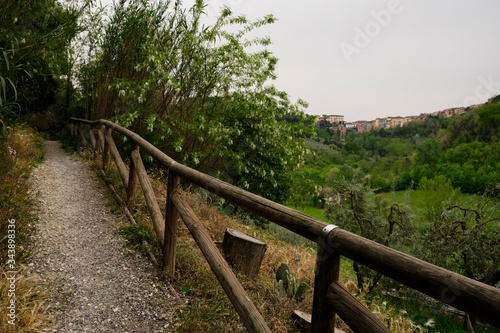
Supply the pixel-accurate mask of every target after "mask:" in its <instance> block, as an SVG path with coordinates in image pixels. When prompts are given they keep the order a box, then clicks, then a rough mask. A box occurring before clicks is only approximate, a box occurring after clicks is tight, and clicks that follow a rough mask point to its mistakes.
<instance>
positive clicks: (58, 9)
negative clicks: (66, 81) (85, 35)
mask: <svg viewBox="0 0 500 333" xmlns="http://www.w3.org/2000/svg"><path fill="white" fill-rule="evenodd" d="M78 16H79V9H78V8H68V7H64V6H63V5H61V4H60V3H59V2H58V1H55V0H43V1H30V0H3V1H2V3H1V5H0V31H1V33H0V53H1V57H0V77H1V78H2V79H3V80H0V81H1V82H2V84H1V86H2V87H0V90H2V94H3V96H2V103H1V104H2V106H1V113H2V115H3V116H7V117H14V118H15V117H19V116H26V115H28V114H34V113H38V112H42V111H46V110H47V109H48V108H49V107H51V106H52V105H54V104H55V103H57V93H58V89H59V88H60V87H61V86H62V82H63V81H62V80H61V77H62V75H64V74H66V71H67V57H66V53H65V50H66V47H67V46H68V45H69V43H70V41H71V39H72V38H73V37H74V36H75V34H76V33H77V31H78V25H77V20H78ZM58 116H64V115H58ZM44 120H45V121H47V119H44Z"/></svg>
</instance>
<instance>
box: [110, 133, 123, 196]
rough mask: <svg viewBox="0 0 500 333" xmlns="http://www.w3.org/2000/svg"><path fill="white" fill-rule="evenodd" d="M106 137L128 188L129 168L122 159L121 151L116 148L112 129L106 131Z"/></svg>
mask: <svg viewBox="0 0 500 333" xmlns="http://www.w3.org/2000/svg"><path fill="white" fill-rule="evenodd" d="M105 139H106V144H107V147H108V148H109V152H110V153H111V156H112V157H113V159H114V160H115V164H116V168H117V169H118V173H119V174H120V177H121V179H122V182H123V185H124V187H125V188H127V187H128V173H127V168H126V167H125V164H124V163H123V160H122V157H121V156H120V152H119V151H118V148H116V145H115V141H114V140H113V137H112V136H111V131H109V132H106V137H105Z"/></svg>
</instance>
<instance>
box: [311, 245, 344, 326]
mask: <svg viewBox="0 0 500 333" xmlns="http://www.w3.org/2000/svg"><path fill="white" fill-rule="evenodd" d="M325 245H326V244H325V243H324V241H323V240H322V241H321V242H319V243H318V251H317V257H316V267H315V277H314V298H313V311H312V323H311V332H312V333H327V332H332V333H333V332H334V331H335V308H334V306H333V305H332V304H331V303H330V302H328V301H327V299H326V294H327V290H328V287H329V286H330V284H331V283H332V282H334V281H338V279H339V273H340V255H339V254H338V253H334V252H332V251H331V249H330V248H328V247H327V246H325Z"/></svg>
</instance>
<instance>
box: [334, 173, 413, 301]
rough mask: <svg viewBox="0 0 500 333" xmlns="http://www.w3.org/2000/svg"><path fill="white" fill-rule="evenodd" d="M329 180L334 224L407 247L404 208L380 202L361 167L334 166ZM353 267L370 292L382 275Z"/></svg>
mask: <svg viewBox="0 0 500 333" xmlns="http://www.w3.org/2000/svg"><path fill="white" fill-rule="evenodd" d="M327 183H328V184H329V185H331V194H330V198H329V200H328V201H327V202H328V206H327V209H326V211H325V215H326V216H327V218H328V219H330V220H331V221H332V222H333V223H334V224H336V225H339V226H340V227H342V228H344V229H346V230H349V231H351V232H354V233H356V234H358V235H361V236H363V237H366V238H368V239H371V240H373V241H376V242H378V243H381V244H384V245H386V246H391V247H395V248H396V249H403V248H404V247H407V246H408V242H409V241H408V240H409V238H410V237H409V235H411V228H410V223H409V219H408V216H407V214H406V212H405V210H404V209H403V207H401V206H399V205H397V204H393V205H390V206H389V207H388V208H387V207H386V203H380V202H377V201H376V200H375V195H374V193H373V190H372V189H371V187H370V186H369V185H368V183H367V182H366V181H365V179H364V175H363V174H362V173H361V172H360V170H356V169H353V168H350V167H349V166H346V165H343V166H341V167H339V168H335V169H332V170H331V172H330V174H329V177H328V179H327ZM387 211H388V214H387ZM353 268H354V271H355V272H356V276H357V280H358V287H359V288H360V289H361V290H363V289H365V288H366V289H367V290H368V292H371V291H372V290H374V288H375V287H376V286H377V284H378V282H379V281H380V279H381V278H382V275H381V274H379V273H376V272H374V271H372V270H370V269H368V268H366V267H364V266H361V265H359V264H358V263H356V262H354V263H353Z"/></svg>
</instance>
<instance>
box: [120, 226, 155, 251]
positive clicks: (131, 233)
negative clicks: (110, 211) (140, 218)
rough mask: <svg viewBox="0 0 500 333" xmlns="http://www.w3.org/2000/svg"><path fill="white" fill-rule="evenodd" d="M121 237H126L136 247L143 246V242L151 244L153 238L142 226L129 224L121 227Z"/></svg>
mask: <svg viewBox="0 0 500 333" xmlns="http://www.w3.org/2000/svg"><path fill="white" fill-rule="evenodd" d="M120 235H122V236H124V237H125V238H126V239H127V240H128V242H129V243H130V244H132V245H135V246H142V241H143V240H145V241H146V242H150V241H151V239H152V238H153V236H152V235H151V233H150V232H149V231H148V230H147V229H146V228H144V227H143V226H142V225H141V224H129V225H127V226H124V227H120Z"/></svg>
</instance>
